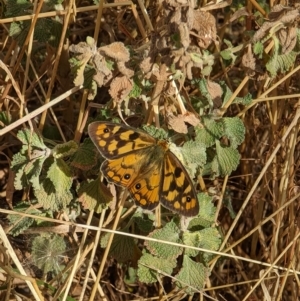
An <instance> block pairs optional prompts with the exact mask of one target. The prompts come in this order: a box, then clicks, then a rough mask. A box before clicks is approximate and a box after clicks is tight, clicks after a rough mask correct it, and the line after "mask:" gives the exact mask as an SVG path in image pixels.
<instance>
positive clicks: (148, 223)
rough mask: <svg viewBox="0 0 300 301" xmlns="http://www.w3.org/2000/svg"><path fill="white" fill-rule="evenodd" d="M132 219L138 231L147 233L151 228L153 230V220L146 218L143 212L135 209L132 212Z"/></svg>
mask: <svg viewBox="0 0 300 301" xmlns="http://www.w3.org/2000/svg"><path fill="white" fill-rule="evenodd" d="M132 219H133V221H134V222H135V224H136V225H137V227H138V228H139V230H140V231H142V232H144V233H149V232H150V231H151V230H153V227H154V225H153V224H154V222H153V220H150V219H146V218H145V217H144V215H143V214H141V213H139V212H138V211H136V212H135V213H134V216H133V217H132Z"/></svg>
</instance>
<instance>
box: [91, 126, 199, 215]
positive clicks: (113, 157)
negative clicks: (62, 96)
mask: <svg viewBox="0 0 300 301" xmlns="http://www.w3.org/2000/svg"><path fill="white" fill-rule="evenodd" d="M88 131H89V135H90V137H91V139H92V141H93V142H94V144H95V145H96V147H97V149H98V150H99V152H100V153H101V155H102V156H103V157H105V158H106V159H107V160H105V161H104V162H103V163H102V165H101V171H102V173H103V175H104V176H105V177H106V178H107V180H108V181H109V182H113V183H115V184H117V185H119V186H122V187H126V188H127V189H128V191H129V193H130V195H131V197H132V198H133V199H134V200H135V202H136V204H137V205H139V206H141V207H142V208H144V209H148V210H152V209H154V208H155V207H156V206H157V205H158V203H159V202H161V203H162V205H164V206H165V207H166V208H168V209H170V210H173V211H175V212H178V213H181V214H182V215H185V216H193V215H196V214H197V213H198V211H199V203H198V200H197V194H196V191H195V189H194V186H193V183H192V181H191V179H190V177H189V175H188V173H187V171H186V170H185V169H184V167H183V165H182V164H181V162H180V161H179V160H178V159H177V157H176V156H175V155H174V154H173V153H172V152H171V151H170V150H169V144H168V142H167V141H165V140H156V139H155V138H153V137H152V136H150V135H148V134H147V133H145V132H143V131H140V130H136V129H133V128H131V127H129V126H126V125H120V124H114V123H110V122H94V123H92V124H90V125H89V129H88Z"/></svg>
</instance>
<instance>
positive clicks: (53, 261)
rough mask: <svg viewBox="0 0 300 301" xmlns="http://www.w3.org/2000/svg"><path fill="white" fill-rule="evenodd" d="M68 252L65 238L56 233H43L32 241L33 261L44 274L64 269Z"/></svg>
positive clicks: (57, 272)
mask: <svg viewBox="0 0 300 301" xmlns="http://www.w3.org/2000/svg"><path fill="white" fill-rule="evenodd" d="M65 252H66V243H65V241H64V239H63V238H62V237H61V236H59V235H56V234H43V235H41V236H37V237H36V238H34V240H33V242H32V253H31V259H32V263H33V264H34V265H35V266H37V267H38V268H39V269H41V270H42V271H43V272H44V274H46V273H48V272H54V273H55V274H56V275H57V274H59V273H60V272H61V270H62V269H63V267H64V265H63V258H64V253H65Z"/></svg>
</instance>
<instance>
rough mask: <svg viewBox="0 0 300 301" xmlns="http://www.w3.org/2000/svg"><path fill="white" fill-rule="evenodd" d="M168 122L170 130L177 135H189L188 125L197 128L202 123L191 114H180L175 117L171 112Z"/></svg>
mask: <svg viewBox="0 0 300 301" xmlns="http://www.w3.org/2000/svg"><path fill="white" fill-rule="evenodd" d="M167 122H168V126H169V128H171V129H172V130H174V131H175V132H177V133H182V134H187V132H188V127H187V125H186V123H188V124H191V125H193V126H196V125H198V124H199V123H200V120H199V119H198V118H197V117H196V116H195V114H193V113H191V112H187V113H186V114H184V115H182V114H179V115H177V116H175V115H174V114H173V113H171V112H169V113H168V115H167Z"/></svg>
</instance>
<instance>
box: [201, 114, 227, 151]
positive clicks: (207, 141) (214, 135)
mask: <svg viewBox="0 0 300 301" xmlns="http://www.w3.org/2000/svg"><path fill="white" fill-rule="evenodd" d="M202 122H203V127H201V128H200V127H195V131H196V138H195V140H196V141H198V142H200V143H202V144H203V145H205V146H206V147H210V146H212V145H214V144H215V141H216V139H220V138H221V137H222V135H223V133H224V125H223V124H222V123H221V122H216V120H214V119H212V118H210V117H208V116H202Z"/></svg>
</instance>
